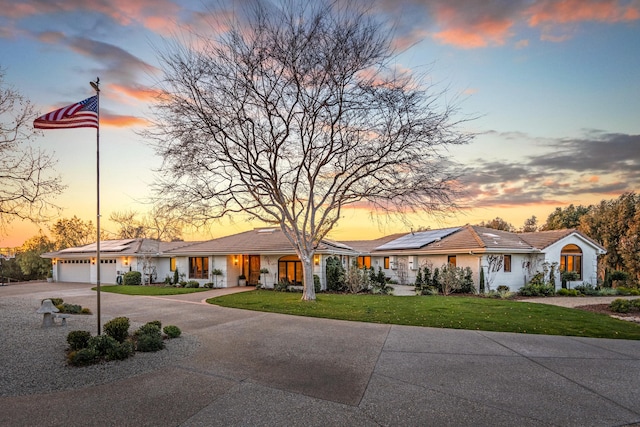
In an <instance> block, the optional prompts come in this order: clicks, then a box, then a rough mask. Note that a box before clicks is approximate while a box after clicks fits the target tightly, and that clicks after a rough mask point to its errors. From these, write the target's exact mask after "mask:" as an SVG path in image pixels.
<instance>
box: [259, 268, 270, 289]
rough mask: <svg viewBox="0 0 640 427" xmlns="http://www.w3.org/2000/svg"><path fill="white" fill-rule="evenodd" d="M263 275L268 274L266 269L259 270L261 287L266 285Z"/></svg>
mask: <svg viewBox="0 0 640 427" xmlns="http://www.w3.org/2000/svg"><path fill="white" fill-rule="evenodd" d="M265 274H269V269H268V268H261V269H260V275H262V276H263V277H262V285H263V286H264V285H266V284H267V281H266V280H265V277H264V275H265Z"/></svg>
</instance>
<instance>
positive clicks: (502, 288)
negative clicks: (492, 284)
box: [496, 285, 510, 292]
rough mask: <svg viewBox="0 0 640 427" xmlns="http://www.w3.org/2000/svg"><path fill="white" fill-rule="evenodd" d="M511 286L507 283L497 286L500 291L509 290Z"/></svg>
mask: <svg viewBox="0 0 640 427" xmlns="http://www.w3.org/2000/svg"><path fill="white" fill-rule="evenodd" d="M509 290H510V289H509V287H508V286H506V285H500V286H498V287H497V288H496V291H498V292H509Z"/></svg>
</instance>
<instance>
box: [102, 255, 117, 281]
mask: <svg viewBox="0 0 640 427" xmlns="http://www.w3.org/2000/svg"><path fill="white" fill-rule="evenodd" d="M100 264H101V266H100V284H104V285H115V284H116V260H115V259H101V260H100Z"/></svg>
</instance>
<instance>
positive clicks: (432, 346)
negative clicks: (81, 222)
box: [0, 283, 640, 426]
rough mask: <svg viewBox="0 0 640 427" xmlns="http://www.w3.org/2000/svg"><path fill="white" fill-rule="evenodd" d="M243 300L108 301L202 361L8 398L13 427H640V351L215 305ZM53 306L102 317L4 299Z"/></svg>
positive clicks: (48, 289)
mask: <svg viewBox="0 0 640 427" xmlns="http://www.w3.org/2000/svg"><path fill="white" fill-rule="evenodd" d="M237 290H240V289H232V290H228V291H225V290H212V291H207V292H203V293H197V294H189V295H181V296H167V297H131V296H123V295H117V294H109V293H104V292H103V293H102V304H101V306H102V321H103V323H104V322H105V321H107V320H109V319H111V318H113V317H116V316H127V317H129V318H130V319H131V320H132V321H136V322H146V321H150V320H155V319H160V320H162V322H163V324H175V325H178V326H180V327H181V328H182V330H183V333H184V334H186V335H188V336H190V337H194V338H195V340H196V341H197V347H196V348H195V350H194V352H193V354H192V355H191V356H189V357H185V358H184V359H181V360H179V361H178V362H176V363H173V364H171V365H170V366H165V367H163V368H162V369H157V370H154V371H151V372H146V373H143V374H140V375H135V376H131V377H129V378H124V379H120V380H117V381H113V382H109V383H106V384H102V385H97V386H91V387H82V388H79V389H72V390H65V391H54V392H51V393H45V394H32V395H22V396H7V397H0V408H2V409H1V410H0V425H16V426H26V425H65V426H74V425H78V426H80V425H83V426H92V425H96V426H97V425H113V426H129V425H131V426H133V425H135V426H143V425H148V426H282V425H286V426H289V425H291V426H297V425H304V426H316V425H317V426H424V425H432V426H623V425H640V386H639V385H638V384H639V382H638V379H639V378H640V341H625V340H606V339H591V338H573V337H557V336H544V335H520V334H511V333H495V332H481V331H464V330H448V329H432V328H420V327H407V326H390V325H376V324H367V323H357V322H345V321H336V320H325V319H311V318H303V317H294V316H286V315H279V314H269V313H259V312H251V311H244V310H235V309H228V308H222V307H217V306H211V305H208V304H206V303H204V302H203V301H204V299H206V298H209V297H212V296H214V295H216V294H220V293H224V292H229V291H237ZM54 294H55V296H60V297H62V298H64V299H65V301H66V302H70V303H74V304H81V305H83V306H87V307H90V308H91V309H92V310H93V311H94V313H95V308H96V307H95V305H96V304H95V303H96V301H95V300H96V298H95V292H94V291H91V290H90V286H89V285H78V284H58V283H54V284H46V283H44V284H37V285H34V284H29V285H13V286H7V287H2V288H0V298H22V299H24V298H26V299H31V300H33V302H34V303H38V302H39V300H40V299H41V298H45V297H51V296H54ZM2 328H3V325H0V332H1V331H2ZM68 328H69V330H73V319H71V320H70V322H69V326H68ZM0 340H2V334H1V333H0ZM163 351H168V350H163ZM15 363H20V361H19V360H16V361H15ZM67 369H75V368H70V367H69V368H67ZM104 369H118V363H117V362H116V363H112V364H107V365H104ZM634 423H636V424H634Z"/></svg>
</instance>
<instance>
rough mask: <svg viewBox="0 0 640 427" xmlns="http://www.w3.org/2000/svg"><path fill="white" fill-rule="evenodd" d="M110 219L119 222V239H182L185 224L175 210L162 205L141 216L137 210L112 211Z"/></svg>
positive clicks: (117, 233) (117, 234)
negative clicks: (139, 216)
mask: <svg viewBox="0 0 640 427" xmlns="http://www.w3.org/2000/svg"><path fill="white" fill-rule="evenodd" d="M109 220H110V221H112V222H115V223H116V224H118V227H119V229H118V231H117V232H116V236H117V238H119V239H139V238H147V239H154V240H158V241H173V240H180V239H181V238H182V229H183V226H184V221H183V220H182V219H181V218H180V217H178V216H177V215H176V214H175V212H173V211H169V209H166V208H164V207H161V206H156V207H154V208H153V209H152V210H151V211H149V212H148V213H147V214H146V215H144V216H143V217H141V218H138V213H137V212H135V211H122V212H112V213H111V215H110V216H109Z"/></svg>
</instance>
